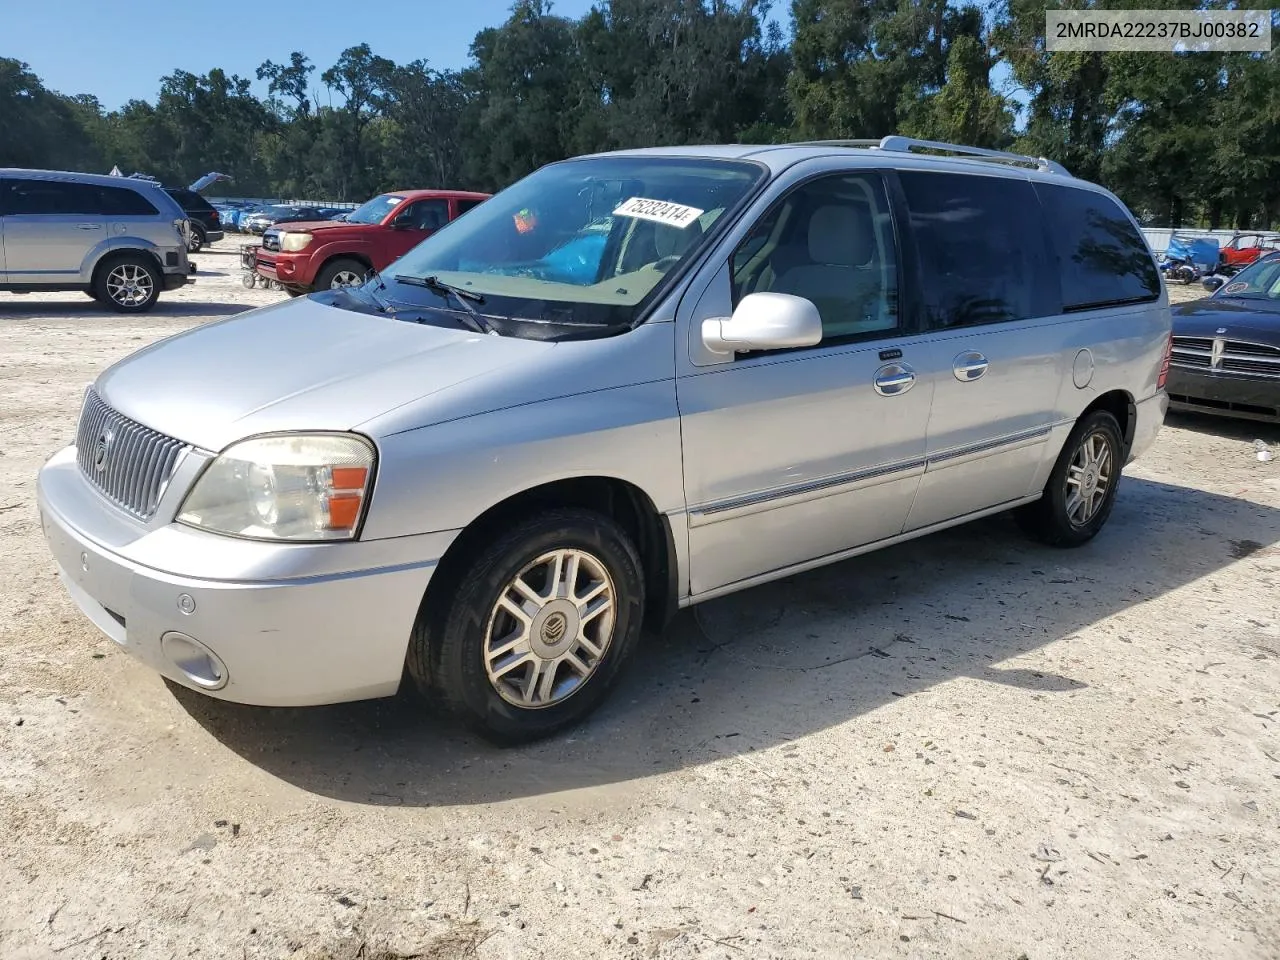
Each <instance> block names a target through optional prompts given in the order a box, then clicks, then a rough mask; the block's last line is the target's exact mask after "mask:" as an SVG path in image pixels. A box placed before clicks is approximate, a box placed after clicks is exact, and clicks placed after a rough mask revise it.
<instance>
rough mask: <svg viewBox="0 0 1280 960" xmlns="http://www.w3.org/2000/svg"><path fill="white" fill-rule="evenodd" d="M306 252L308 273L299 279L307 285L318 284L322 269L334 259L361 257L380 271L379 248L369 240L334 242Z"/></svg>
mask: <svg viewBox="0 0 1280 960" xmlns="http://www.w3.org/2000/svg"><path fill="white" fill-rule="evenodd" d="M306 252H307V255H308V256H307V261H306V263H307V272H306V275H305V276H303V277H300V278H299V279H300V280H301V281H302V282H303V283H305V284H307V285H310V284H313V283H315V282H316V277H317V275H319V273H320V268H321V267H323V266H324V264H325V263H326V262H327V261H329V260H332V259H333V258H334V257H359V258H361V259H363V260H367V261H369V263H370V264H372V265H373V268H374V269H375V270H377V269H379V267H378V258H377V252H378V251H377V248H376V247H375V246H374V244H372V243H369V242H368V241H367V240H334V241H332V242H330V243H322V244H320V245H319V246H318V247H315V248H314V250H311V249H309V250H307V251H306Z"/></svg>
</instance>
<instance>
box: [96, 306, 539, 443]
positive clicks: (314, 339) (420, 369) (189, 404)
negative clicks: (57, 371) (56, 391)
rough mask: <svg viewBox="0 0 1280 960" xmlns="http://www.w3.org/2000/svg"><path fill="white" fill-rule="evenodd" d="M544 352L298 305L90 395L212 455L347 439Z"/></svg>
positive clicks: (119, 377)
mask: <svg viewBox="0 0 1280 960" xmlns="http://www.w3.org/2000/svg"><path fill="white" fill-rule="evenodd" d="M555 349H556V345H555V344H551V343H542V342H537V341H533V340H521V339H516V338H512V337H491V336H484V335H480V334H476V333H472V332H470V331H467V330H461V329H458V330H453V329H446V328H443V327H436V326H431V325H427V324H420V323H411V322H409V321H405V320H395V319H392V318H391V317H386V316H382V315H374V314H368V313H357V312H353V311H351V310H344V309H339V308H337V307H331V306H327V305H325V304H323V303H319V302H316V301H315V300H312V299H310V298H300V299H298V300H293V301H289V302H286V303H281V304H276V305H274V306H270V307H265V308H263V309H261V310H253V311H250V312H248V313H242V314H239V315H238V316H235V317H231V318H229V319H227V320H221V321H217V322H215V323H210V324H206V325H204V326H202V327H197V328H196V329H194V330H189V331H187V332H186V333H181V334H178V335H177V336H174V337H169V338H168V339H166V340H161V341H159V342H158V343H155V344H152V345H151V346H149V347H146V348H144V349H142V350H140V351H138V352H137V353H135V354H133V355H131V356H129V357H126V358H125V359H123V360H121V361H120V362H118V363H116V364H115V365H114V366H112V367H110V368H109V369H108V370H106V371H105V372H104V373H103V374H102V375H101V376H100V377H99V378H98V382H97V390H98V393H99V394H100V395H101V396H102V398H103V399H104V400H105V401H106V402H107V403H109V404H110V405H111V406H112V407H114V408H115V409H117V410H119V411H120V412H121V413H123V414H125V415H126V416H128V417H131V418H133V419H134V420H136V421H138V422H139V423H142V424H145V425H147V426H149V427H151V428H152V429H155V430H159V431H161V432H162V433H166V434H168V435H169V436H171V437H177V438H178V439H180V440H183V441H185V442H187V443H191V444H194V445H196V446H198V447H203V448H204V449H206V450H221V449H223V448H224V447H226V446H227V444H229V443H232V442H234V441H236V440H239V439H242V438H243V437H246V436H249V435H252V434H258V433H270V432H273V431H278V430H349V429H352V428H354V427H356V426H358V425H359V424H362V423H365V422H366V421H369V420H371V419H373V418H375V417H378V416H380V415H382V414H385V413H387V412H389V411H391V410H394V409H396V408H397V407H400V406H402V405H405V404H409V403H413V402H414V401H416V400H420V399H422V398H423V397H427V396H430V395H431V394H434V393H438V392H440V391H443V390H447V389H449V388H451V387H456V386H457V385H459V384H461V383H464V382H466V381H469V380H478V379H482V378H485V377H491V376H493V375H495V374H496V373H497V372H498V371H500V370H504V369H506V368H509V367H511V366H513V365H516V364H520V365H524V364H529V363H532V362H533V361H534V358H536V357H539V356H542V355H544V354H545V352H546V351H551V350H555Z"/></svg>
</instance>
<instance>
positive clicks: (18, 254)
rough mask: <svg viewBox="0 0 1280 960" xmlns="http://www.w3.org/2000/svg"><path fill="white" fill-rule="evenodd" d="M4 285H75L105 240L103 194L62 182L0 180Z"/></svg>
mask: <svg viewBox="0 0 1280 960" xmlns="http://www.w3.org/2000/svg"><path fill="white" fill-rule="evenodd" d="M0 215H2V216H3V217H4V239H5V263H6V267H5V269H6V274H7V275H6V280H7V282H9V283H49V282H56V281H63V282H68V283H74V282H76V281H77V279H81V278H80V270H81V267H82V265H83V264H84V261H85V257H86V254H87V253H88V252H89V251H90V250H92V249H93V248H94V247H96V246H97V245H98V244H100V243H101V242H102V241H103V240H104V239H106V230H107V222H106V215H105V212H104V211H103V209H102V198H101V196H100V191H99V190H98V189H97V188H96V187H94V186H91V185H89V184H84V183H74V182H70V181H64V180H35V179H31V180H16V179H15V180H0Z"/></svg>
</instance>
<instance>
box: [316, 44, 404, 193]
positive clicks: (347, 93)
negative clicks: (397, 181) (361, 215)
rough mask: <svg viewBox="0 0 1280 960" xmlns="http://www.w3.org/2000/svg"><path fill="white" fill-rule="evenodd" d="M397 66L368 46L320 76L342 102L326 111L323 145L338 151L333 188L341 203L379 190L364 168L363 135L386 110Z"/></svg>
mask: <svg viewBox="0 0 1280 960" xmlns="http://www.w3.org/2000/svg"><path fill="white" fill-rule="evenodd" d="M394 70H395V64H394V63H392V62H391V61H390V60H388V59H386V58H385V57H378V56H375V55H374V54H373V52H372V51H371V50H370V49H369V45H368V44H367V43H362V44H359V45H358V46H354V47H348V48H347V49H346V50H343V51H342V55H341V56H339V57H338V62H337V63H335V64H334V65H333V66H332V67H330V68H329V69H328V70H326V71H325V72H324V73H322V74H320V80H321V82H322V83H323V84H324V85H325V86H326V87H328V88H329V90H330V91H332V92H335V93H337V94H338V95H339V96H340V97H342V99H343V101H344V102H343V105H342V106H341V107H340V108H337V109H333V110H329V111H326V115H325V116H324V118H323V119H324V120H325V121H326V123H325V125H324V131H323V133H322V142H323V141H328V142H329V143H330V144H332V145H333V146H334V147H336V153H337V159H338V166H337V170H336V173H337V177H336V181H335V183H334V187H335V189H336V191H337V195H338V198H339V199H340V200H346V199H347V198H348V197H350V196H364V195H366V194H368V193H369V192H370V191H371V190H372V189H374V187H375V186H376V182H377V177H376V176H371V175H370V173H369V171H368V169H367V167H366V165H365V164H364V162H363V161H364V159H365V157H364V134H365V130H366V128H368V126H369V124H370V123H372V122H373V120H374V118H375V117H377V116H378V115H379V113H380V112H381V110H382V109H383V108H384V107H385V106H386V102H387V100H386V96H387V86H388V84H389V83H390V80H391V76H392V73H393V72H394Z"/></svg>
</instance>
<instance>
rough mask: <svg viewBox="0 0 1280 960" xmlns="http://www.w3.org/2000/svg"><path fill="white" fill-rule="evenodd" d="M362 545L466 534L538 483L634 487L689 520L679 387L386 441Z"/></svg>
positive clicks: (624, 392) (610, 393)
mask: <svg viewBox="0 0 1280 960" xmlns="http://www.w3.org/2000/svg"><path fill="white" fill-rule="evenodd" d="M378 445H379V451H378V453H379V465H378V475H377V480H376V482H375V489H374V493H373V498H372V501H371V503H370V509H369V516H368V519H367V520H366V521H365V527H364V531H363V534H362V538H363V539H376V538H379V537H400V536H406V535H409V534H414V533H420V532H427V531H441V530H458V529H462V528H464V527H466V526H468V525H469V524H470V523H471V522H472V521H473V520H475V519H476V518H477V517H479V516H480V515H481V514H483V513H484V512H485V511H487V510H489V509H490V508H491V507H494V506H496V505H497V504H499V503H501V502H503V501H504V500H507V499H508V498H510V497H512V496H514V495H516V494H518V493H522V492H524V491H525V490H529V489H531V488H532V487H537V486H541V485H543V484H546V483H552V482H554V481H557V480H566V479H571V478H575V477H608V478H613V479H618V480H623V481H626V482H628V483H631V484H633V485H634V486H636V487H638V488H639V489H640V490H642V491H644V493H645V494H646V495H647V496H648V497H649V499H650V500H651V501H652V502H653V504H654V506H655V507H656V508H657V509H658V512H659V513H663V514H667V515H672V514H683V511H684V506H685V504H684V480H683V472H682V467H681V454H680V417H679V411H678V409H677V406H676V393H675V382H674V381H673V380H666V379H664V380H657V381H651V382H649V383H640V384H634V385H628V386H622V387H615V388H612V389H605V390H598V391H593V392H590V393H581V394H577V395H574V396H569V397H561V398H558V399H553V400H544V401H541V402H537V403H531V404H526V405H522V406H517V407H509V408H507V409H504V410H495V411H493V412H491V413H484V414H478V415H476V416H472V417H465V418H462V419H458V420H451V421H447V422H445V423H438V424H435V425H433V426H429V427H423V428H421V429H418V430H411V431H408V432H406V433H399V434H395V435H393V436H389V437H384V438H382V439H381V440H379V441H378Z"/></svg>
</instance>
